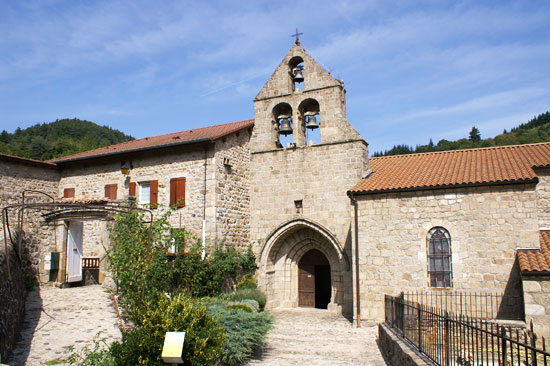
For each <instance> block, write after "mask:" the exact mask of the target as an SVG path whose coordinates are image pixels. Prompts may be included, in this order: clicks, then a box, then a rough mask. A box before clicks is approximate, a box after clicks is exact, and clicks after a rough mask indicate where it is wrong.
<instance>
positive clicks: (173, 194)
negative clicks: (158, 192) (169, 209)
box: [170, 178, 176, 206]
mask: <svg viewBox="0 0 550 366" xmlns="http://www.w3.org/2000/svg"><path fill="white" fill-rule="evenodd" d="M175 203H176V179H175V178H172V179H170V206H172V205H173V204H175Z"/></svg>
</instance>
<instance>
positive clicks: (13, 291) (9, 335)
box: [0, 245, 26, 362]
mask: <svg viewBox="0 0 550 366" xmlns="http://www.w3.org/2000/svg"><path fill="white" fill-rule="evenodd" d="M8 250H9V272H10V275H11V280H10V279H9V278H8V266H7V264H6V251H5V249H4V245H1V246H0V299H2V300H1V301H0V362H1V361H2V360H6V359H7V358H8V354H10V353H11V351H12V349H13V346H14V345H15V342H16V341H17V336H18V335H19V329H20V326H21V323H22V322H23V317H24V315H25V294H26V291H25V283H24V282H25V280H24V277H25V273H24V271H23V268H22V267H21V265H20V264H19V261H18V260H17V254H16V252H15V250H13V247H12V246H11V245H10V247H9V249H8Z"/></svg>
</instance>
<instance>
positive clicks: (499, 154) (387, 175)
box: [351, 142, 550, 193]
mask: <svg viewBox="0 0 550 366" xmlns="http://www.w3.org/2000/svg"><path fill="white" fill-rule="evenodd" d="M534 167H550V143H548V142H544V143H538V144H527V145H514V146H499V147H489V148H480V149H469V150H453V151H441V152H433V153H423V154H409V155H397V156H384V157H378V158H371V159H370V168H371V170H372V174H370V175H369V176H367V177H366V178H364V179H362V180H361V181H359V183H357V184H356V185H355V187H353V188H352V189H351V192H354V193H377V192H388V191H403V190H419V189H432V188H445V187H452V186H459V185H476V184H480V185H481V184H503V183H519V182H528V181H534V180H536V178H537V174H536V173H535V171H534V169H533V168H534Z"/></svg>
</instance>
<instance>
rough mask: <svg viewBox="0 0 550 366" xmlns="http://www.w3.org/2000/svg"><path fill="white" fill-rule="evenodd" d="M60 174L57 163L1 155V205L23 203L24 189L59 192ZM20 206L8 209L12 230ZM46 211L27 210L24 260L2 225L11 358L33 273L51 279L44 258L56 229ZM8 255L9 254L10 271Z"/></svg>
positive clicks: (29, 196)
mask: <svg viewBox="0 0 550 366" xmlns="http://www.w3.org/2000/svg"><path fill="white" fill-rule="evenodd" d="M58 179H59V173H58V171H57V169H56V168H55V166H53V165H50V164H45V163H42V162H38V161H33V160H29V159H23V158H17V157H10V156H4V155H0V207H1V208H4V207H6V206H8V205H14V204H20V203H21V194H22V192H23V191H24V190H26V189H29V190H37V191H42V192H45V193H47V194H50V195H52V196H54V197H55V196H56V194H57V182H58ZM25 197H26V199H25V201H26V202H27V203H32V202H35V203H38V202H44V201H47V198H46V197H44V196H43V195H40V194H36V193H31V192H29V193H26V195H25ZM17 212H18V210H17V209H10V210H9V211H8V218H9V222H10V228H11V229H12V233H13V232H14V231H15V229H16V228H17ZM42 212H43V211H38V210H26V211H24V226H23V230H24V232H25V235H24V240H23V242H22V247H21V260H19V259H18V257H17V253H16V251H15V249H14V248H15V247H14V246H13V244H12V243H11V241H9V237H8V243H7V247H8V252H6V250H5V245H6V243H4V231H3V230H4V229H3V227H2V226H0V240H1V244H0V299H1V300H0V356H1V359H2V360H5V359H6V358H7V354H8V353H9V351H10V349H11V347H12V345H13V344H14V342H15V341H16V339H17V335H18V330H19V326H20V323H21V322H22V320H23V315H24V312H25V283H27V284H29V285H30V284H32V283H33V280H32V278H33V276H34V275H40V276H39V278H40V279H41V280H43V281H45V280H47V279H48V275H49V273H48V271H46V270H45V269H44V267H43V266H40V263H41V262H40V259H41V258H42V257H43V256H45V255H46V254H47V253H49V252H50V251H52V248H55V235H54V233H53V230H52V229H51V228H49V227H47V226H45V225H44V220H43V219H42V217H41V216H40V214H41V213H42ZM6 254H9V272H10V276H11V280H10V279H9V277H8V265H7V262H6Z"/></svg>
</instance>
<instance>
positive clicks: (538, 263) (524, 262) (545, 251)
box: [518, 231, 550, 275]
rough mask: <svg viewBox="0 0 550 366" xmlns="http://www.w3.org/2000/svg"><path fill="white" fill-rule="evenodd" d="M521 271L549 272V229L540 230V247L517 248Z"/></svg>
mask: <svg viewBox="0 0 550 366" xmlns="http://www.w3.org/2000/svg"><path fill="white" fill-rule="evenodd" d="M518 261H519V268H520V269H521V272H523V273H525V274H529V273H540V272H542V273H543V274H546V275H548V274H550V231H541V232H540V249H518Z"/></svg>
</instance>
